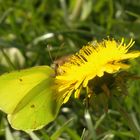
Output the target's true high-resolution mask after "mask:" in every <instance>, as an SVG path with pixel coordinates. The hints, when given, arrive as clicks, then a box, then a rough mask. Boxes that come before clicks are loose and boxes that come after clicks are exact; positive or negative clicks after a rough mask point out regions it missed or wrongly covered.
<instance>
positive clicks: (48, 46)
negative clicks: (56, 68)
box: [47, 45, 53, 63]
mask: <svg viewBox="0 0 140 140" xmlns="http://www.w3.org/2000/svg"><path fill="white" fill-rule="evenodd" d="M51 48H52V46H51V45H47V50H48V53H49V57H50V59H51V61H52V63H53V58H52V55H51V51H50V50H51Z"/></svg>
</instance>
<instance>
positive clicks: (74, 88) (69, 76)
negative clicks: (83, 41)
mask: <svg viewBox="0 0 140 140" xmlns="http://www.w3.org/2000/svg"><path fill="white" fill-rule="evenodd" d="M133 44H134V41H132V39H131V40H130V42H129V44H128V45H126V44H125V43H124V39H122V41H121V42H116V41H115V40H114V39H113V40H110V39H108V40H103V41H102V42H97V41H96V42H93V43H89V44H88V45H86V46H84V47H83V48H82V49H81V50H80V51H79V52H78V53H76V54H75V55H72V56H71V57H70V58H69V60H68V61H67V62H65V63H64V64H63V65H61V66H59V67H58V69H57V71H58V72H59V73H58V75H57V76H56V84H57V86H58V98H63V103H65V102H67V101H68V99H69V97H70V95H71V94H72V93H73V92H74V95H75V97H76V98H77V97H79V94H80V91H81V89H82V87H86V86H88V82H89V80H91V79H93V78H95V77H96V76H97V77H102V76H103V75H104V72H106V73H110V74H111V73H115V72H117V71H119V70H120V69H125V68H128V67H129V66H128V65H127V64H125V63H124V62H123V60H127V59H131V58H136V57H138V56H140V52H128V50H129V49H130V48H131V47H132V46H133Z"/></svg>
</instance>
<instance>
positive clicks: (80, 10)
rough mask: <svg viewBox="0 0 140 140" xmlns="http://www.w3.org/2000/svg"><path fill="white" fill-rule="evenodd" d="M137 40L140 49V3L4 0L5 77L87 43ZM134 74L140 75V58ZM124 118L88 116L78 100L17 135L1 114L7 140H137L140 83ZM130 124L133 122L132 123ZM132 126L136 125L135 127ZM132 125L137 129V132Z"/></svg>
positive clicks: (0, 135)
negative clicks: (47, 121) (49, 120)
mask: <svg viewBox="0 0 140 140" xmlns="http://www.w3.org/2000/svg"><path fill="white" fill-rule="evenodd" d="M107 37H110V38H111V37H113V38H115V39H117V40H121V38H122V37H124V38H125V40H126V42H128V41H129V40H130V38H133V39H134V40H135V45H134V49H139V50H140V0H0V73H1V74H2V73H4V72H7V71H12V70H15V69H23V68H28V67H32V66H36V65H52V63H53V61H55V60H57V59H58V58H60V57H62V56H67V55H68V54H71V53H75V52H76V51H78V50H79V49H80V48H81V47H82V46H83V45H85V44H86V43H87V42H89V41H92V40H94V39H97V40H102V39H104V38H107ZM131 64H132V68H131V69H130V71H131V72H132V73H134V74H137V75H140V70H139V68H140V59H137V60H133V61H131ZM128 91H129V94H128V96H127V97H126V98H125V99H124V103H123V107H124V108H125V110H126V111H127V112H128V114H129V115H130V117H131V121H132V122H133V123H134V125H130V124H128V123H129V119H128V120H127V121H126V120H125V119H124V118H123V117H122V115H121V113H120V112H119V111H118V110H117V109H116V108H113V107H112V106H109V110H108V113H106V112H105V111H103V110H104V109H102V111H99V110H98V111H95V110H91V111H90V113H89V112H85V106H84V104H83V102H82V101H79V100H77V99H75V100H71V101H69V102H68V103H67V104H65V105H64V106H63V107H62V109H61V111H60V113H59V116H58V117H57V118H56V120H55V121H54V122H52V123H51V124H49V125H47V126H46V127H45V128H43V129H41V130H38V131H36V132H33V133H30V134H26V133H24V132H20V131H15V130H13V129H11V128H10V126H9V125H8V124H7V121H6V119H5V118H6V117H5V115H4V114H3V113H1V115H0V120H1V121H0V139H1V140H4V139H6V140H28V139H32V140H40V139H41V140H49V139H52V140H80V139H81V140H133V139H136V137H135V133H137V134H136V135H138V133H139V132H140V95H139V94H140V93H139V91H140V81H139V80H136V81H131V82H129V83H128ZM126 119H127V118H126ZM131 121H130V122H131ZM131 126H132V127H133V126H134V128H132V129H131Z"/></svg>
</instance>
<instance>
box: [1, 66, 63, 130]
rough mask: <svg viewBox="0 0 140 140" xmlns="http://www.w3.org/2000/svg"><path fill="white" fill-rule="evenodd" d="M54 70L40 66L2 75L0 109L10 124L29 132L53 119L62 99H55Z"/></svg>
mask: <svg viewBox="0 0 140 140" xmlns="http://www.w3.org/2000/svg"><path fill="white" fill-rule="evenodd" d="M53 74H54V70H53V69H52V68H51V67H49V66H37V67H33V68H29V69H25V70H20V71H14V72H10V73H6V74H3V75H1V76H0V110H2V111H3V112H5V113H6V114H7V118H8V121H9V123H10V124H11V126H12V127H13V128H15V129H17V130H23V131H26V132H29V131H33V130H37V129H41V128H42V127H44V126H45V125H46V124H48V123H50V122H51V121H53V120H54V119H55V118H56V116H57V114H58V112H59V109H60V106H61V104H62V103H61V102H59V101H58V100H56V99H55V92H56V91H55V88H53V87H54V86H53V85H54V77H53V76H51V75H53Z"/></svg>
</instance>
